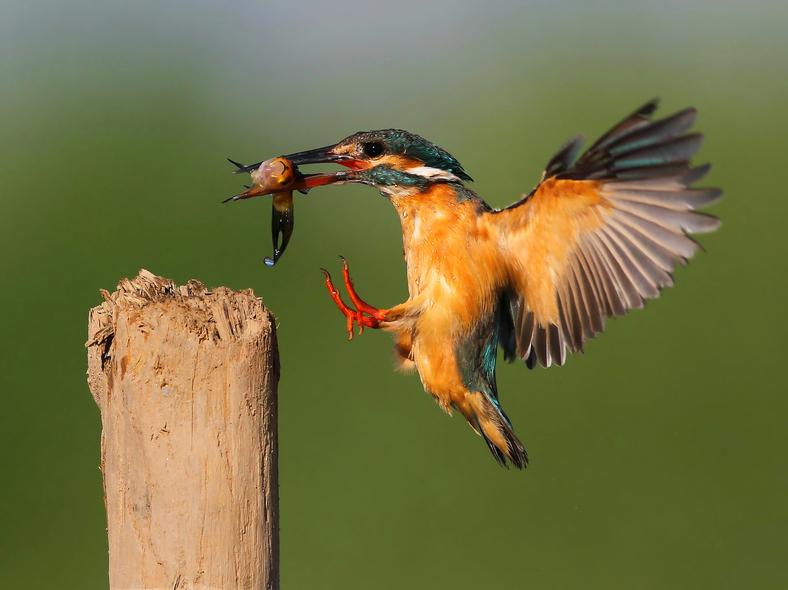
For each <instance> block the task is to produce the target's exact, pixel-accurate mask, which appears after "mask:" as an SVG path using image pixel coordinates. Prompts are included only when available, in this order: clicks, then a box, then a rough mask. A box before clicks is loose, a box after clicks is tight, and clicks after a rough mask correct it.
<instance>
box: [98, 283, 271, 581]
mask: <svg viewBox="0 0 788 590" xmlns="http://www.w3.org/2000/svg"><path fill="white" fill-rule="evenodd" d="M102 295H103V296H104V299H105V302H104V303H103V304H102V305H100V306H98V307H95V308H93V309H92V310H90V319H89V329H88V342H87V344H86V346H87V347H88V383H89V385H90V390H91V392H92V393H93V397H94V398H95V400H96V403H97V404H98V406H99V408H100V409H101V422H102V425H103V432H102V437H101V469H102V472H103V473H104V501H105V504H106V507H107V532H108V535H109V581H110V588H111V589H112V590H120V589H123V590H127V589H128V590H131V589H141V588H151V589H152V588H162V589H167V590H174V589H179V590H183V589H189V590H192V589H200V588H203V589H208V588H217V589H219V588H221V589H222V590H235V589H252V588H253V589H255V590H257V589H262V588H265V589H278V588H279V495H278V481H277V471H278V465H277V403H276V387H277V381H278V379H279V356H278V352H277V346H276V331H275V325H274V319H273V316H272V315H271V314H270V313H269V312H268V311H267V310H266V309H265V307H263V304H262V301H261V300H260V299H258V298H256V297H255V296H254V293H252V291H251V290H247V291H241V292H234V291H231V290H229V289H226V288H224V287H220V288H218V289H215V290H213V291H211V292H209V291H208V290H207V289H206V288H205V287H204V286H203V285H202V284H201V283H199V282H198V281H189V284H188V285H184V286H182V287H175V285H174V284H173V282H172V281H170V280H168V279H163V278H161V277H157V276H155V275H153V274H152V273H150V272H148V271H146V270H142V271H140V274H139V276H137V278H136V279H134V280H131V281H130V280H128V279H123V280H122V281H121V282H120V283H119V284H118V289H117V291H116V292H115V293H112V294H109V293H107V292H106V291H103V290H102Z"/></svg>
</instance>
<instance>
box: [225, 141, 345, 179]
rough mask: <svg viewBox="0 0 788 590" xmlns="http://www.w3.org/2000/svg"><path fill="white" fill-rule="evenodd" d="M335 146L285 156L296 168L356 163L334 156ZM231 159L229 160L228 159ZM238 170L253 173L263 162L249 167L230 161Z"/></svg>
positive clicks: (239, 172)
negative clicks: (334, 163)
mask: <svg viewBox="0 0 788 590" xmlns="http://www.w3.org/2000/svg"><path fill="white" fill-rule="evenodd" d="M334 147H335V146H333V145H329V146H326V147H322V148H317V149H314V150H307V151H305V152H297V153H295V154H290V155H289V156H284V157H285V158H287V159H288V160H290V161H291V162H292V163H293V164H295V165H296V166H301V165H303V164H327V163H331V162H336V163H339V164H341V163H343V162H351V161H354V160H355V158H353V157H352V156H348V155H345V154H339V155H338V154H334V153H332V152H331V150H332V149H334ZM228 159H229V158H228ZM230 162H232V163H233V164H235V166H236V167H237V168H238V170H233V174H241V173H242V172H251V171H252V170H256V169H257V168H259V167H260V164H262V162H257V164H250V165H249V166H244V165H243V164H239V163H238V162H233V160H230Z"/></svg>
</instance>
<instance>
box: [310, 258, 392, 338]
mask: <svg viewBox="0 0 788 590" xmlns="http://www.w3.org/2000/svg"><path fill="white" fill-rule="evenodd" d="M340 258H342V257H341V256H340ZM342 261H343V262H344V270H343V276H344V279H345V287H347V290H348V293H349V294H350V298H351V300H352V301H353V304H354V305H355V306H356V309H353V308H352V307H350V306H348V305H346V304H345V302H344V301H342V297H341V296H340V295H339V290H338V289H337V288H336V287H335V286H334V283H333V281H332V280H331V275H330V274H329V272H328V271H327V270H326V269H325V268H321V269H320V271H321V272H322V273H323V275H324V276H325V277H326V287H327V288H328V293H329V294H330V295H331V299H333V300H334V304H335V305H336V306H337V307H338V308H339V311H341V312H342V315H344V316H345V317H346V318H347V331H348V334H349V335H350V337H349V338H348V339H349V340H352V339H353V322H355V323H356V324H358V333H359V334H362V333H363V332H364V327H367V328H379V327H380V320H382V319H384V317H385V310H381V309H377V308H376V307H372V306H371V305H368V304H367V303H364V302H363V301H362V300H361V299H360V298H359V296H358V295H357V294H356V291H355V289H354V288H353V280H352V279H351V278H350V275H349V271H348V266H347V260H345V259H344V258H342ZM365 313H367V314H369V315H364V314H365ZM370 316H372V317H370Z"/></svg>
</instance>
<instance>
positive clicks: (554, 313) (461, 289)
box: [236, 100, 722, 469]
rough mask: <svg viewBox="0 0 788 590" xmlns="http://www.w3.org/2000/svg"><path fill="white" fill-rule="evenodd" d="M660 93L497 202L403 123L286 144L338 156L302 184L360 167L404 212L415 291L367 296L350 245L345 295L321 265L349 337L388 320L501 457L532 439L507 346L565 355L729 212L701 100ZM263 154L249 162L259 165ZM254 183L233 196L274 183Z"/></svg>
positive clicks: (655, 288) (400, 356) (668, 275)
mask: <svg viewBox="0 0 788 590" xmlns="http://www.w3.org/2000/svg"><path fill="white" fill-rule="evenodd" d="M656 108H657V101H656V100H652V101H649V102H648V103H646V104H645V105H643V106H642V107H641V108H639V109H637V110H636V111H635V112H634V113H632V114H631V115H629V116H628V117H626V118H625V119H623V120H622V121H621V122H620V123H618V124H617V125H615V126H614V127H613V128H612V129H611V130H610V131H608V132H607V133H605V134H604V135H603V136H602V137H601V138H600V139H598V140H597V141H596V142H595V143H594V144H593V145H591V147H590V148H588V149H587V150H585V152H583V153H582V154H581V153H580V152H581V146H582V144H583V140H584V136H583V135H578V136H576V137H574V138H573V139H571V140H570V141H569V142H567V143H566V144H565V145H564V146H563V147H562V148H561V149H560V150H559V151H558V152H557V153H556V154H555V155H554V156H553V157H552V158H551V159H550V160H549V161H548V163H547V165H546V166H545V169H544V172H543V173H542V177H541V179H540V180H539V182H538V184H537V185H536V186H535V188H534V189H533V190H531V191H530V192H529V193H527V194H524V195H522V196H521V198H520V199H518V200H517V201H516V202H514V203H512V204H511V205H509V206H508V207H505V208H502V209H496V208H493V207H491V206H489V205H488V204H487V203H486V202H485V201H484V200H483V199H482V198H481V197H480V196H479V195H477V194H476V193H475V192H473V191H472V190H470V189H469V188H468V187H467V186H466V183H468V182H471V181H472V179H471V177H470V176H469V175H468V174H467V173H466V172H465V170H464V169H463V167H462V165H461V164H460V163H459V162H458V161H457V160H456V159H455V158H454V157H453V156H451V155H450V154H449V153H448V152H446V151H445V150H443V149H441V148H440V147H438V146H437V145H435V144H433V143H430V142H429V141H427V140H426V139H424V138H422V137H420V136H418V135H415V134H413V133H409V132H407V131H403V130H401V129H384V130H380V131H366V132H359V133H355V134H353V135H351V136H349V137H347V138H345V139H343V140H342V141H340V142H339V143H337V144H334V145H331V146H327V147H323V148H319V149H314V150H309V151H304V152H299V153H295V154H291V155H288V156H284V158H285V159H286V160H288V161H289V162H291V163H292V164H293V165H295V166H303V165H307V164H319V163H320V164H323V163H336V164H339V165H342V166H344V167H345V169H344V170H343V169H340V170H339V171H336V172H328V173H321V174H301V173H300V171H299V175H298V182H297V183H296V184H295V185H293V186H291V187H290V188H291V189H296V190H300V191H301V192H305V191H307V190H309V189H311V188H314V187H316V186H321V185H329V184H345V183H361V184H366V185H369V186H371V187H373V188H375V189H376V190H377V191H379V192H380V194H381V195H382V196H384V197H386V198H387V199H388V200H389V201H390V202H391V204H392V205H393V206H394V209H395V210H396V212H397V214H398V215H399V219H400V224H401V226H402V245H403V253H404V258H405V262H406V265H407V281H408V299H407V301H405V302H404V303H400V304H399V305H395V306H393V307H390V308H388V309H381V308H377V307H374V306H372V305H370V304H368V303H366V302H365V301H364V300H363V299H362V298H361V297H360V296H359V294H358V293H357V292H356V289H355V286H354V282H353V280H352V279H351V277H350V272H349V268H348V263H347V261H346V260H344V259H342V260H343V269H342V273H343V283H344V287H345V289H346V291H347V295H348V297H349V300H350V304H347V303H345V301H344V300H343V299H342V297H341V295H340V292H339V290H338V289H337V287H336V286H335V285H334V283H333V281H332V279H331V276H330V274H329V273H328V271H326V270H325V269H321V270H322V271H323V273H324V275H325V283H326V286H327V288H328V291H329V293H330V295H331V298H332V299H333V301H334V303H335V304H336V306H337V307H338V308H339V310H340V311H341V312H342V314H343V315H344V317H345V319H346V327H347V331H348V333H349V335H350V338H352V337H353V333H354V326H355V325H357V326H358V330H359V333H361V332H362V331H363V330H364V328H371V329H382V330H385V331H387V332H391V333H392V334H393V335H394V339H395V347H394V350H395V355H396V358H397V366H398V368H399V369H402V370H413V369H415V370H416V371H417V372H418V374H419V377H420V378H421V382H422V384H423V386H424V389H425V390H426V391H427V392H428V393H430V394H431V395H432V396H433V397H434V398H435V400H436V401H437V403H438V405H439V406H440V407H441V408H442V409H443V410H445V411H446V412H447V413H449V414H451V413H452V410H457V411H459V412H460V413H461V414H462V415H463V416H464V417H465V419H466V420H467V421H468V423H469V424H470V426H471V427H472V428H473V430H474V431H476V433H477V434H479V435H481V437H482V438H483V439H484V441H485V442H486V443H487V446H488V447H489V449H490V451H491V452H492V455H493V457H494V458H495V460H496V461H497V462H498V464H499V465H502V466H505V467H508V466H509V464H511V465H513V466H514V467H516V468H519V469H523V468H524V467H526V465H527V463H528V455H527V454H526V451H525V449H524V447H523V444H522V443H521V442H520V439H519V438H518V437H517V435H516V434H515V432H514V429H513V428H512V423H511V421H510V420H509V418H508V416H507V415H506V413H505V412H504V410H503V408H502V407H501V403H500V401H499V397H498V387H497V385H496V379H495V367H496V360H497V349H498V347H500V348H501V349H502V352H503V354H502V356H503V359H504V360H507V361H510V362H513V361H515V360H516V359H520V360H522V361H524V362H525V364H526V366H527V367H528V368H531V369H532V368H534V367H535V366H537V365H540V366H542V367H550V366H551V365H556V366H561V365H563V364H564V362H565V361H566V359H567V353H568V352H569V353H581V352H582V351H583V348H584V345H585V342H586V340H588V339H590V338H593V337H594V336H595V335H596V334H598V333H600V332H602V331H603V330H604V328H605V321H606V319H607V318H611V317H616V316H621V315H624V314H626V313H627V311H628V310H630V309H633V308H639V307H643V304H644V301H645V300H646V299H653V298H656V297H658V296H659V294H660V291H661V289H663V288H664V287H668V286H671V285H672V284H673V278H672V272H673V271H674V268H675V266H676V263H681V264H685V263H686V262H687V260H688V259H689V258H690V257H692V256H693V254H694V253H695V251H696V250H697V249H698V248H699V244H698V242H696V241H695V240H694V239H693V238H691V237H690V236H689V234H693V233H705V232H710V231H713V230H715V229H717V227H719V225H720V221H719V219H718V218H716V217H714V216H712V215H709V214H706V213H701V212H698V211H696V209H698V208H701V207H705V206H707V205H711V204H713V203H715V202H717V201H718V200H719V199H720V198H721V196H722V191H721V190H720V189H718V188H693V187H692V186H691V185H693V184H694V183H695V182H697V181H698V180H700V179H701V178H703V177H704V176H705V175H706V174H707V173H708V172H709V169H710V165H709V164H705V165H702V166H691V165H690V158H691V157H692V156H693V155H694V154H695V152H696V151H697V150H698V149H699V148H700V146H701V143H702V140H703V136H702V135H701V134H699V133H689V132H688V130H689V128H690V127H691V126H692V125H693V123H694V121H695V118H696V115H697V113H696V110H695V109H694V108H688V109H685V110H682V111H679V112H677V113H675V114H674V115H671V116H669V117H666V118H664V119H659V120H654V119H653V118H652V115H653V113H654V111H655V110H656ZM260 164H262V163H258V164H254V165H252V166H242V165H238V166H239V169H238V170H237V171H236V172H253V171H254V170H256V169H257V167H258V166H259V165H260ZM269 192H270V190H269V188H268V187H262V186H252V187H251V188H250V189H249V190H247V191H246V192H244V193H241V194H240V195H237V198H246V197H251V196H257V195H259V194H268V193H269Z"/></svg>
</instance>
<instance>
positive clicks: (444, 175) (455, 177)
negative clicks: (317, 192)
mask: <svg viewBox="0 0 788 590" xmlns="http://www.w3.org/2000/svg"><path fill="white" fill-rule="evenodd" d="M285 158H287V159H288V160H289V161H290V162H292V163H293V164H294V165H295V166H303V165H306V164H324V163H336V164H341V165H342V166H345V167H346V168H348V170H341V171H339V172H329V173H324V174H304V175H303V176H302V178H301V180H300V181H299V182H298V183H297V184H296V185H294V186H292V188H294V189H296V190H305V189H310V188H313V187H315V186H322V185H327V184H345V183H348V182H358V183H362V184H368V185H371V186H374V187H376V188H378V189H379V190H380V191H381V192H383V193H385V194H397V193H399V192H401V191H408V192H410V191H418V190H422V189H424V188H426V187H427V186H428V185H430V184H431V183H437V182H443V183H445V182H456V183H461V182H463V181H472V180H473V179H472V178H471V177H470V176H468V174H467V173H466V172H465V170H463V169H462V166H461V165H460V163H459V162H458V161H457V160H456V159H454V158H453V157H452V156H451V155H450V154H449V153H448V152H446V151H444V150H443V149H441V148H439V147H438V146H436V145H435V144H433V143H430V142H429V141H427V140H426V139H424V138H423V137H420V136H418V135H416V134H414V133H408V132H407V131H403V130H401V129H384V130H381V131H362V132H359V133H355V134H353V135H351V136H350V137H347V138H345V139H343V140H342V141H340V142H339V143H337V144H334V145H330V146H326V147H322V148H318V149H314V150H308V151H305V152H298V153H295V154H290V155H288V156H285ZM259 165H260V164H259V163H258V164H253V165H251V166H244V167H239V169H238V170H236V172H251V171H254V170H255V169H256V168H257V166H259ZM250 190H251V191H253V192H252V193H250V191H246V193H241V195H237V197H240V198H246V197H251V196H257V195H260V194H265V193H264V192H263V191H262V189H259V190H258V189H257V188H252V189H250Z"/></svg>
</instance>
